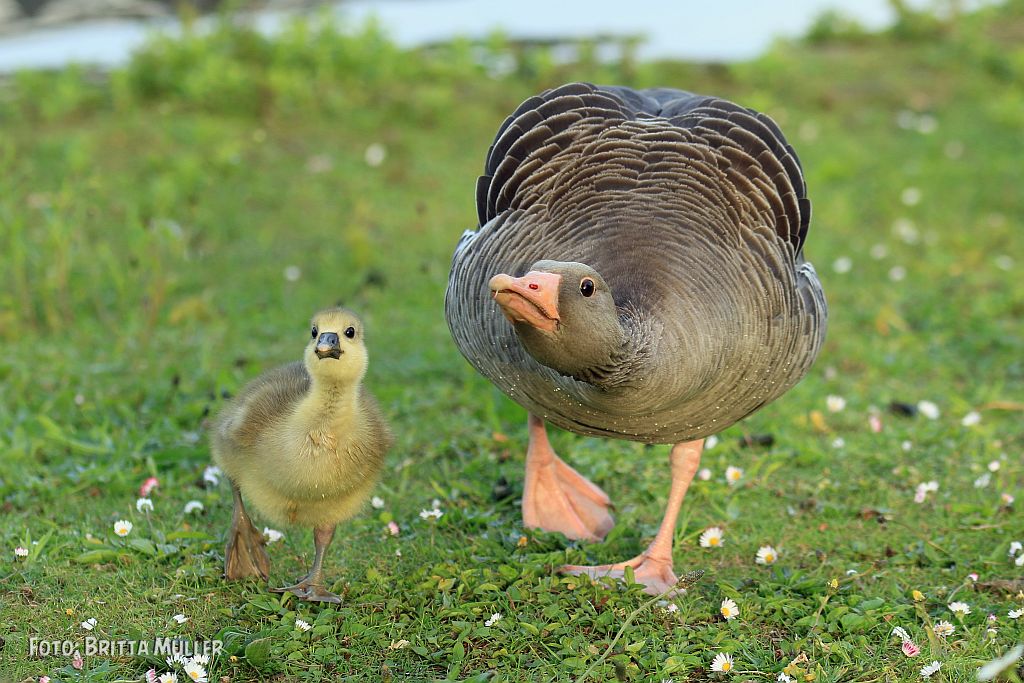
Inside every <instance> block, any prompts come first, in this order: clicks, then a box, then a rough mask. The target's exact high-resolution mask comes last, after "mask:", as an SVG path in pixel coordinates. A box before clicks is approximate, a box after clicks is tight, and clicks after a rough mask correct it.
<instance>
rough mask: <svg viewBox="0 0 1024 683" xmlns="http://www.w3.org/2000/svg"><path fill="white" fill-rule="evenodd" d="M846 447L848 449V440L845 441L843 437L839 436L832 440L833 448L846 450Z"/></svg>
mask: <svg viewBox="0 0 1024 683" xmlns="http://www.w3.org/2000/svg"><path fill="white" fill-rule="evenodd" d="M845 447H846V439H844V438H843V437H841V436H837V437H836V438H834V439H832V448H845Z"/></svg>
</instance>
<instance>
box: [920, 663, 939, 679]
mask: <svg viewBox="0 0 1024 683" xmlns="http://www.w3.org/2000/svg"><path fill="white" fill-rule="evenodd" d="M941 668H942V664H940V663H939V662H938V661H937V660H933V661H932V663H931V664H926V665H924V666H922V667H921V675H922V676H923V677H925V678H928V677H930V676H931V675H932V674H933V673H935V672H936V671H938V670H939V669H941Z"/></svg>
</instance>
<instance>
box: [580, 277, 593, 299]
mask: <svg viewBox="0 0 1024 683" xmlns="http://www.w3.org/2000/svg"><path fill="white" fill-rule="evenodd" d="M580 294H582V295H583V296H593V295H594V281H593V280H591V279H590V278H589V277H585V278H583V280H582V281H580Z"/></svg>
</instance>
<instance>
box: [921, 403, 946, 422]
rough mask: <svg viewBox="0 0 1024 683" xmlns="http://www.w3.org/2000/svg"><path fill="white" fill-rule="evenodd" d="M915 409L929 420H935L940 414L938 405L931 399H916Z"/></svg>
mask: <svg viewBox="0 0 1024 683" xmlns="http://www.w3.org/2000/svg"><path fill="white" fill-rule="evenodd" d="M917 410H918V412H919V413H921V414H922V415H924V416H925V417H927V418H928V419H929V420H937V419H939V415H941V414H942V413H940V412H939V407H938V406H937V405H935V404H934V403H932V402H931V401H918V402H917Z"/></svg>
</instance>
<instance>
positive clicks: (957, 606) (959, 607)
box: [949, 602, 971, 619]
mask: <svg viewBox="0 0 1024 683" xmlns="http://www.w3.org/2000/svg"><path fill="white" fill-rule="evenodd" d="M949 611H950V612H952V613H953V616H955V617H957V618H958V619H963V618H964V617H966V616H967V615H968V614H970V613H971V606H970V605H968V604H967V603H966V602H951V603H949Z"/></svg>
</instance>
